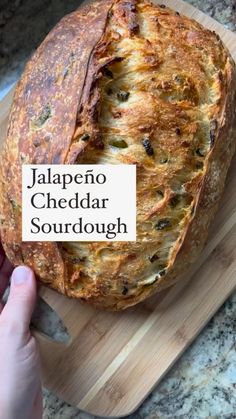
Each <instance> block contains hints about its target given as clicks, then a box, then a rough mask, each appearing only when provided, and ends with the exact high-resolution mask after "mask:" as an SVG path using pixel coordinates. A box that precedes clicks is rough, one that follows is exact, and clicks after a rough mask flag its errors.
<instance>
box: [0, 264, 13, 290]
mask: <svg viewBox="0 0 236 419" xmlns="http://www.w3.org/2000/svg"><path fill="white" fill-rule="evenodd" d="M12 271H13V266H12V264H11V263H10V262H9V260H8V259H7V258H6V257H5V260H4V262H3V264H2V266H1V268H0V298H1V297H2V296H3V294H4V292H5V290H6V288H7V286H8V283H9V280H10V276H11V273H12Z"/></svg>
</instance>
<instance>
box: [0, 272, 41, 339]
mask: <svg viewBox="0 0 236 419" xmlns="http://www.w3.org/2000/svg"><path fill="white" fill-rule="evenodd" d="M35 302H36V280H35V276H34V273H33V271H32V270H31V269H30V268H28V267H26V266H19V267H18V268H16V269H14V271H13V273H12V277H11V286H10V294H9V297H8V300H7V303H6V304H5V306H4V308H3V310H2V314H1V319H2V320H3V321H6V322H7V323H8V324H15V325H16V324H17V327H18V328H19V331H21V332H27V331H28V328H29V324H30V320H31V316H32V313H33V310H34V306H35Z"/></svg>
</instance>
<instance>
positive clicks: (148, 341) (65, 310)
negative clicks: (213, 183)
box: [0, 0, 236, 417]
mask: <svg viewBox="0 0 236 419" xmlns="http://www.w3.org/2000/svg"><path fill="white" fill-rule="evenodd" d="M160 3H164V4H166V5H168V6H170V7H172V8H174V9H176V10H178V11H179V12H182V13H183V14H185V15H188V16H190V17H193V18H195V19H196V20H198V21H199V22H201V23H202V24H204V25H205V26H206V27H208V28H210V29H212V30H215V31H216V32H218V33H219V34H220V36H221V38H222V39H223V41H224V42H225V44H226V45H227V47H228V48H229V49H230V51H231V54H232V55H233V57H234V59H236V35H235V34H233V33H232V32H230V31H229V30H227V29H225V28H224V27H223V26H221V25H220V24H219V23H217V22H215V21H214V20H213V19H211V18H209V17H207V16H205V15H204V14H203V13H201V12H200V11H198V10H196V9H194V8H193V7H192V6H190V5H188V4H186V3H184V2H183V1H181V0H168V1H164V0H161V2H160ZM12 97H13V92H12V91H11V92H10V93H9V94H8V95H7V96H6V97H5V98H4V100H3V101H2V102H1V104H0V140H1V144H2V142H3V139H4V135H5V130H6V126H7V118H8V114H9V108H10V104H11V102H12ZM235 179H236V157H235V158H234V159H233V163H232V166H231V169H230V172H229V175H228V179H227V185H226V189H225V193H224V196H223V198H222V201H221V205H220V209H219V212H218V214H217V217H216V219H215V220H214V224H213V226H212V228H211V232H210V237H209V240H208V243H207V246H206V248H205V250H204V252H203V253H202V255H201V257H200V258H199V259H198V261H197V263H196V264H195V265H194V266H193V267H192V269H191V272H189V273H188V275H186V276H185V278H184V279H183V281H181V282H180V283H179V284H177V285H176V286H174V287H173V288H171V289H169V290H167V291H165V292H163V293H161V294H159V295H157V296H155V297H152V298H151V299H149V300H147V301H146V302H144V303H143V304H140V305H138V306H136V307H133V308H130V309H128V310H126V311H125V312H121V313H108V312H102V311H100V312H99V311H96V310H94V309H93V308H91V307H89V306H86V305H82V304H81V303H80V302H78V301H76V300H71V299H69V298H66V297H64V296H61V295H59V294H57V293H56V292H54V291H52V290H50V289H47V288H45V287H41V290H40V294H41V296H42V297H43V298H44V300H45V301H46V302H47V303H48V304H49V305H50V306H51V307H52V308H53V309H54V310H56V312H57V313H58V315H59V316H60V317H61V319H62V320H63V322H64V324H65V325H66V326H67V328H68V331H69V333H70V337H71V338H70V341H69V342H68V343H67V345H64V344H59V343H56V342H53V341H51V340H50V339H48V338H47V337H45V336H43V335H41V334H39V333H36V334H37V337H38V340H39V343H40V347H41V352H42V358H43V379H44V385H45V386H46V387H47V388H49V389H51V390H53V391H54V392H55V393H56V394H57V395H58V396H59V397H61V398H62V399H63V400H65V401H67V402H69V403H71V404H73V405H75V406H77V407H79V408H80V409H82V410H84V411H86V412H90V413H92V414H95V415H98V416H103V417H109V416H112V417H121V416H125V415H128V414H130V413H131V412H133V411H134V410H136V409H137V408H138V406H139V405H140V404H141V402H142V401H143V400H144V399H145V398H146V397H147V395H148V394H149V393H150V392H151V390H152V389H153V387H154V386H155V385H156V384H157V383H158V382H159V381H160V379H161V378H162V377H163V375H164V374H165V373H166V372H167V371H168V369H169V368H170V367H171V366H172V365H173V363H174V362H175V361H176V359H177V358H178V357H179V356H180V355H181V354H182V353H183V351H184V350H185V349H186V348H187V347H188V345H189V344H190V342H192V340H193V339H194V338H195V337H196V335H197V334H198V333H199V332H200V331H201V329H202V328H203V327H204V326H205V325H206V323H207V322H208V321H209V320H210V318H211V317H212V316H213V314H214V313H215V312H216V311H217V310H218V308H219V307H220V306H221V305H222V304H223V302H224V301H225V299H226V298H227V297H228V296H229V295H230V294H231V293H232V291H233V290H234V289H235V286H236V188H235Z"/></svg>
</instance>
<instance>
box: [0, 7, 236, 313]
mask: <svg viewBox="0 0 236 419" xmlns="http://www.w3.org/2000/svg"><path fill="white" fill-rule="evenodd" d="M89 29H91V30H89ZM61 43H63V48H62V49H61V48H60V46H61ZM235 98H236V73H235V66H234V63H233V62H232V59H231V57H230V55H229V53H228V51H227V50H226V48H225V47H224V46H223V45H222V43H221V41H220V39H219V37H218V36H217V35H216V34H214V33H212V32H210V31H208V30H206V29H204V28H203V27H202V26H201V25H199V24H198V23H196V22H195V21H192V20H190V19H188V18H186V17H184V16H179V15H178V14H176V13H175V12H173V11H171V10H170V9H168V8H162V7H156V6H153V5H152V4H151V3H149V2H147V1H145V0H144V1H138V0H126V1H124V0H118V1H114V0H113V1H112V0H111V1H107V0H106V1H103V2H99V3H94V4H93V5H92V6H90V7H86V8H84V9H81V10H80V11H77V12H75V13H73V14H71V15H69V16H67V17H65V18H64V19H63V20H62V21H61V22H60V23H59V24H58V25H57V26H56V27H55V29H54V30H53V31H52V32H51V33H50V34H49V35H48V37H47V38H46V40H45V41H44V42H43V44H42V45H41V46H40V48H39V49H38V51H37V52H36V53H35V55H34V56H33V58H32V59H31V60H30V62H29V64H28V65H27V68H26V70H25V73H24V75H23V77H22V80H21V82H20V83H19V85H18V87H17V90H16V93H15V98H14V105H13V107H12V111H11V116H10V124H9V129H8V135H7V140H6V143H5V147H4V151H3V154H2V161H1V174H0V187H1V190H0V193H1V202H0V212H1V217H2V225H1V237H2V241H3V245H4V248H5V250H6V253H7V255H8V257H9V258H10V260H11V261H12V262H13V263H14V264H15V265H17V264H20V263H25V264H28V265H29V266H31V267H32V268H33V269H34V271H35V272H36V274H37V275H38V276H39V278H40V279H41V280H42V281H43V282H45V283H48V284H49V285H50V286H51V287H52V288H55V289H57V290H58V291H60V292H62V293H64V294H67V295H69V296H72V297H80V298H83V299H85V300H86V301H88V302H90V303H92V304H95V305H97V306H99V307H102V308H108V309H113V310H115V309H123V308H126V307H128V306H129V305H133V304H135V303H137V302H139V301H142V300H143V299H144V298H146V297H148V296H150V295H152V294H153V293H154V292H156V291H159V290H161V289H163V288H166V287H168V286H170V285H171V284H173V283H174V282H176V281H177V280H178V278H179V277H180V276H181V274H182V273H183V272H184V271H186V269H187V268H188V267H189V265H190V264H191V263H192V262H193V261H194V260H195V259H196V258H197V256H198V254H199V253H200V251H201V250H202V248H203V246H204V243H205V240H206V238H207V232H208V227H209V224H210V222H211V220H212V218H213V217H214V215H215V212H216V210H217V206H218V204H219V200H220V196H221V193H222V191H223V188H224V183H225V177H226V174H227V170H228V167H229V164H230V161H231V158H232V155H233V153H234V150H235V140H236V138H235V128H236V115H235V106H234V103H235ZM84 133H87V134H89V136H90V139H89V141H87V142H85V141H82V140H81V138H82V136H83V134H84ZM106 162H111V163H114V164H116V163H130V164H136V165H137V173H138V184H137V191H138V194H137V210H138V213H137V242H135V243H133V242H127V243H123V242H113V243H108V242H103V243H63V244H62V243H49V242H48V243H22V242H21V164H22V163H37V164H40V163H48V164H50V163H62V164H63V163H69V164H71V163H72V164H73V163H78V164H79V163H106ZM111 266H112V272H111V268H110V267H111Z"/></svg>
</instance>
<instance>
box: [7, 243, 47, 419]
mask: <svg viewBox="0 0 236 419" xmlns="http://www.w3.org/2000/svg"><path fill="white" fill-rule="evenodd" d="M11 272H12V266H11V264H10V262H9V261H8V260H7V259H6V257H5V255H4V252H3V250H2V248H1V249H0V298H1V297H2V295H3V293H4V291H5V289H6V287H7V285H8V282H9V277H10V274H11ZM35 301H36V281H35V277H34V274H33V272H32V271H31V269H30V268H27V267H26V266H19V267H18V268H16V269H14V271H13V273H12V277H11V285H10V294H9V297H8V300H7V303H6V304H5V306H4V305H3V304H2V303H1V301H0V411H1V414H0V416H1V419H41V418H42V387H41V379H40V359H39V350H38V346H37V342H36V340H35V338H34V337H33V336H32V335H31V333H30V330H29V324H30V319H31V315H32V312H33V309H34V305H35Z"/></svg>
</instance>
